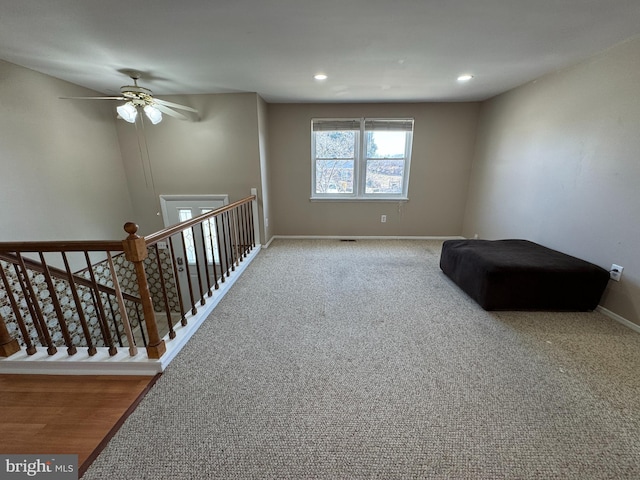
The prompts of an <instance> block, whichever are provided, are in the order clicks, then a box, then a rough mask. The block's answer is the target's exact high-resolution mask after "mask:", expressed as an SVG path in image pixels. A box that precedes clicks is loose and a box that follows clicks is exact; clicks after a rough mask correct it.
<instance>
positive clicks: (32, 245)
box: [0, 240, 122, 252]
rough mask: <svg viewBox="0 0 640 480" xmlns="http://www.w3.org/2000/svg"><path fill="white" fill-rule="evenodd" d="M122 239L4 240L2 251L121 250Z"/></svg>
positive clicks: (0, 248) (0, 247)
mask: <svg viewBox="0 0 640 480" xmlns="http://www.w3.org/2000/svg"><path fill="white" fill-rule="evenodd" d="M121 251H122V241H121V240H61V241H51V242H2V243H0V252H121Z"/></svg>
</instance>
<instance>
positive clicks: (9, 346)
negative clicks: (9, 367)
mask: <svg viewBox="0 0 640 480" xmlns="http://www.w3.org/2000/svg"><path fill="white" fill-rule="evenodd" d="M19 351H20V344H19V343H18V340H16V339H15V338H13V337H11V335H9V330H7V325H6V324H5V323H4V318H2V315H1V314H0V357H10V356H11V355H13V354H14V353H16V352H19Z"/></svg>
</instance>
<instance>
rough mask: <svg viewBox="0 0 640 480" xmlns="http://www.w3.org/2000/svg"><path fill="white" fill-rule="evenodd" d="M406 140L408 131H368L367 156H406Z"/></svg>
mask: <svg viewBox="0 0 640 480" xmlns="http://www.w3.org/2000/svg"><path fill="white" fill-rule="evenodd" d="M406 140H407V134H406V132H394V131H384V130H382V131H381V130H374V131H368V132H367V158H404V155H405V146H406Z"/></svg>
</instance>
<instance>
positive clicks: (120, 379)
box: [0, 375, 157, 475]
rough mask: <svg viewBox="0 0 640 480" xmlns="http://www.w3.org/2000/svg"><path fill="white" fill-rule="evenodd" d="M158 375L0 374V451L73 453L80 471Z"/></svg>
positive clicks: (100, 448) (82, 470)
mask: <svg viewBox="0 0 640 480" xmlns="http://www.w3.org/2000/svg"><path fill="white" fill-rule="evenodd" d="M156 379H157V377H148V376H147V377H142V376H140V377H138V376H135V377H133V376H97V375H96V376H76V375H72V376H57V375H0V412H1V415H0V419H1V420H0V453H3V454H76V455H78V466H79V471H80V475H82V474H83V473H84V471H85V470H86V468H87V467H88V466H89V465H90V464H91V462H92V461H93V460H94V459H95V457H96V455H97V454H98V453H99V451H100V450H102V448H104V445H105V444H106V441H107V440H108V439H109V438H111V436H112V435H113V434H114V433H115V432H116V431H117V429H118V428H119V427H120V425H121V424H122V422H123V421H124V419H125V418H126V417H127V416H128V415H129V414H130V413H131V411H133V409H134V408H135V406H136V405H137V404H138V403H139V401H140V400H142V397H143V396H144V394H145V393H146V392H147V391H148V390H149V389H150V388H151V387H152V386H153V384H154V383H155V381H156Z"/></svg>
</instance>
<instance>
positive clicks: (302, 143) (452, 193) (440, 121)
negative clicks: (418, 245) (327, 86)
mask: <svg viewBox="0 0 640 480" xmlns="http://www.w3.org/2000/svg"><path fill="white" fill-rule="evenodd" d="M478 109H479V105H478V104H476V103H442V104H438V103H431V104H330V105H327V104H271V105H269V131H270V135H269V141H270V142H269V148H270V150H269V160H270V164H269V165H270V168H269V172H270V176H271V203H272V212H273V213H272V214H271V219H270V222H272V226H273V233H274V234H275V235H328V236H331V235H345V236H348V235H352V236H360V235H376V236H377V235H381V236H431V235H434V236H437V235H459V234H460V232H461V229H462V221H463V215H464V206H465V201H466V193H467V186H468V176H469V171H470V168H471V159H472V155H473V146H474V142H475V130H476V121H477V114H478ZM314 117H412V118H414V119H415V126H414V135H413V153H412V160H411V176H410V182H409V201H408V202H397V201H395V202H379V201H368V202H367V201H354V202H349V201H342V202H335V201H313V202H312V201H310V200H309V198H310V196H311V119H312V118H314ZM381 215H387V223H381V222H380V216H381Z"/></svg>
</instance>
